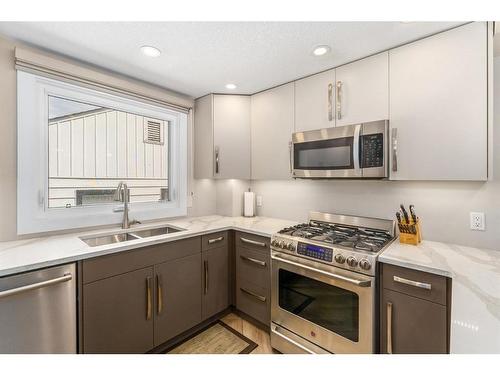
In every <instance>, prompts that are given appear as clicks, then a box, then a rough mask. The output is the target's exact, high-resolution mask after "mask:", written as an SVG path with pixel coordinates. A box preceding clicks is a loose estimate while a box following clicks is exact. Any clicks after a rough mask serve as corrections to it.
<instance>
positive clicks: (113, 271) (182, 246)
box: [82, 237, 201, 284]
mask: <svg viewBox="0 0 500 375" xmlns="http://www.w3.org/2000/svg"><path fill="white" fill-rule="evenodd" d="M200 251H201V249H200V237H193V238H188V239H185V240H179V241H173V242H166V243H162V244H159V245H153V246H148V247H144V248H141V249H136V250H130V251H124V252H121V253H116V254H111V255H106V256H101V257H97V258H92V259H88V260H84V261H83V262H82V279H83V283H84V284H87V283H90V282H93V281H96V280H101V279H104V278H106V277H110V276H114V275H119V274H122V273H125V272H130V271H133V270H137V269H140V268H144V267H149V266H152V265H154V264H158V263H162V262H166V261H168V260H172V259H178V258H182V257H185V256H188V255H193V254H196V253H199V252H200Z"/></svg>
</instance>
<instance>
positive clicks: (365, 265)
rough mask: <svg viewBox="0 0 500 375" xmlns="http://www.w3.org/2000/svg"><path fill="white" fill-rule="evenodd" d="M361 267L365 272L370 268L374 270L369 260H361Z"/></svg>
mask: <svg viewBox="0 0 500 375" xmlns="http://www.w3.org/2000/svg"><path fill="white" fill-rule="evenodd" d="M359 266H360V267H361V268H362V269H364V270H365V271H368V270H369V269H370V268H372V265H371V264H370V262H369V261H368V259H365V258H363V259H361V260H360V261H359Z"/></svg>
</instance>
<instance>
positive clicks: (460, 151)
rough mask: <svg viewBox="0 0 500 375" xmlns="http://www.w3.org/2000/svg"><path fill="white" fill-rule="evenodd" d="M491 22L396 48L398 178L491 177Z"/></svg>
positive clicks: (393, 89)
mask: <svg viewBox="0 0 500 375" xmlns="http://www.w3.org/2000/svg"><path fill="white" fill-rule="evenodd" d="M487 51H488V28H487V24H486V23H471V24H468V25H465V26H462V27H458V28H455V29H453V30H450V31H447V32H444V33H441V34H437V35H434V36H431V37H428V38H426V39H422V40H419V41H417V42H414V43H411V44H408V45H405V46H402V47H400V48H396V49H394V50H391V51H390V93H391V96H390V127H391V135H392V143H391V158H390V159H391V163H390V164H391V165H390V167H391V173H390V176H391V179H392V180H486V179H487V164H488V163H487V159H488V156H487V152H488V147H487V140H488V113H487V111H488V95H487V90H488V53H487Z"/></svg>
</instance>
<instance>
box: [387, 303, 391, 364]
mask: <svg viewBox="0 0 500 375" xmlns="http://www.w3.org/2000/svg"><path fill="white" fill-rule="evenodd" d="M387 354H392V302H387Z"/></svg>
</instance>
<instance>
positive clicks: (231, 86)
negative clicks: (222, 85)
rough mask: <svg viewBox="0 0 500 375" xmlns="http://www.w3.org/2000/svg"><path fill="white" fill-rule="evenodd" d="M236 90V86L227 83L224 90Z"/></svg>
mask: <svg viewBox="0 0 500 375" xmlns="http://www.w3.org/2000/svg"><path fill="white" fill-rule="evenodd" d="M235 88H236V85H235V84H234V83H228V84H227V85H226V89H228V90H234V89H235Z"/></svg>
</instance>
